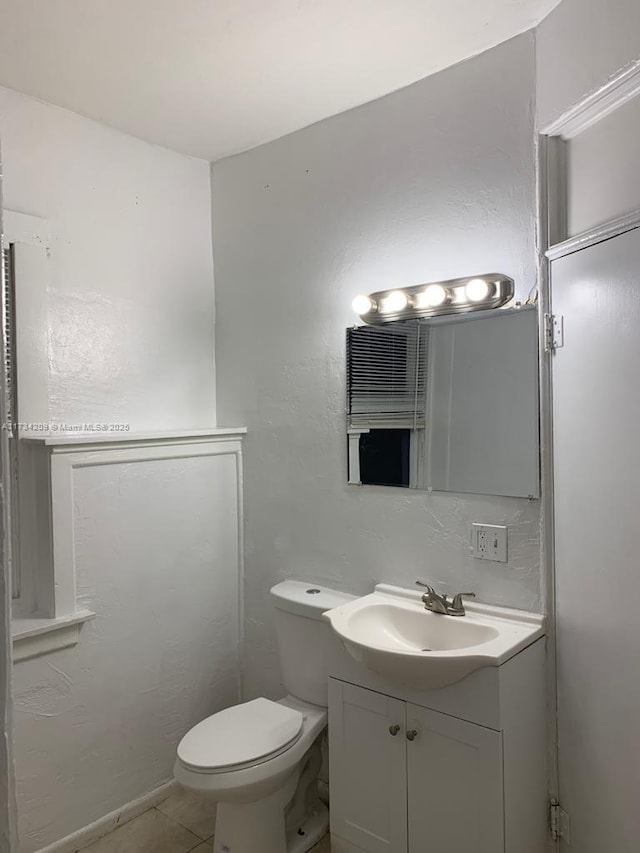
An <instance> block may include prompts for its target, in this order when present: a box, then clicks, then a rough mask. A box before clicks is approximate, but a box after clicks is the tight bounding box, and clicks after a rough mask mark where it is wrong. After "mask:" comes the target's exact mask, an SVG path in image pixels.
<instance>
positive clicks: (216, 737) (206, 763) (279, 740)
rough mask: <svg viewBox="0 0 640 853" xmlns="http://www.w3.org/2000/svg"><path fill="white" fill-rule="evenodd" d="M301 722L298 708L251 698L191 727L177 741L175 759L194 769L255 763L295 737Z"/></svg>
mask: <svg viewBox="0 0 640 853" xmlns="http://www.w3.org/2000/svg"><path fill="white" fill-rule="evenodd" d="M303 721H304V717H303V716H302V714H301V713H300V711H296V710H295V709H293V708H287V707H285V706H284V705H279V704H278V703H277V702H271V701H270V700H269V699H254V700H253V701H251V702H244V703H243V704H242V705H234V706H233V707H232V708H227V709H226V710H225V711H219V712H218V713H217V714H214V715H213V716H211V717H207V719H206V720H203V721H202V722H201V723H198V725H197V726H194V727H193V728H192V729H191V731H189V732H187V734H186V735H185V736H184V737H183V738H182V740H181V741H180V743H179V744H178V758H179V759H180V761H182V763H183V764H186V765H189V766H190V767H192V768H194V769H198V768H200V769H204V768H209V769H214V768H219V769H222V768H225V767H226V768H229V767H233V766H235V765H238V764H251V763H255V762H258V761H260V760H261V759H264V758H265V757H266V756H268V755H271V754H272V753H274V752H278V751H282V749H283V748H284V747H285V746H287V744H289V743H291V741H294V740H297V738H298V735H299V734H300V730H301V729H302V723H303Z"/></svg>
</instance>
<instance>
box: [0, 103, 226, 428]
mask: <svg viewBox="0 0 640 853" xmlns="http://www.w3.org/2000/svg"><path fill="white" fill-rule="evenodd" d="M0 138H1V139H2V154H3V167H4V204H5V207H6V208H7V209H8V210H17V211H20V212H22V213H29V214H32V215H34V216H40V217H43V218H45V219H47V220H48V221H49V224H50V226H51V232H52V252H51V272H52V281H51V286H50V289H49V294H48V300H49V302H48V309H49V363H50V364H49V397H50V399H49V405H50V417H51V419H52V420H55V421H60V422H66V423H72V424H74V423H84V422H88V423H94V422H96V421H104V422H111V421H118V422H127V423H130V424H131V429H132V430H143V429H170V428H171V427H179V426H182V427H187V428H188V427H194V426H204V425H207V426H208V425H211V424H213V423H215V376H214V353H213V261H212V252H211V209H210V208H211V204H210V185H209V167H208V165H207V164H206V163H205V162H204V161H201V160H195V159H192V158H189V157H183V156H181V155H179V154H174V153H173V152H170V151H165V150H164V149H162V148H156V147H154V146H151V145H147V144H146V143H143V142H140V141H139V140H137V139H132V138H131V137H127V136H125V135H124V134H122V133H118V132H116V131H114V130H110V129H109V128H106V127H103V126H102V125H99V124H96V123H95V122H92V121H88V120H87V119H83V118H81V117H79V116H76V115H74V114H72V113H68V112H65V111H64V110H60V109H58V108H56V107H51V106H48V105H46V104H41V103H39V102H37V101H34V100H33V99H31V98H27V97H25V96H23V95H19V94H17V93H15V92H10V91H9V90H7V89H0Z"/></svg>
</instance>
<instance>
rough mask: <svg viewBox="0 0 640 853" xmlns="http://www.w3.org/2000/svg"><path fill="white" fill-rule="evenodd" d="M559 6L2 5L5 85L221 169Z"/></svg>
mask: <svg viewBox="0 0 640 853" xmlns="http://www.w3.org/2000/svg"><path fill="white" fill-rule="evenodd" d="M557 2H558V0H0V85H4V86H8V87H9V88H12V89H17V90H19V91H21V92H26V93H27V94H29V95H33V96H35V97H37V98H40V99H42V100H44V101H48V102H50V103H53V104H58V105H59V106H62V107H66V108H67V109H70V110H73V111H74V112H76V113H80V114H81V115H84V116H89V117H90V118H94V119H97V120H98V121H101V122H104V123H105V124H108V125H111V126H112V127H116V128H119V129H120V130H123V131H125V132H127V133H130V134H133V135H134V136H137V137H140V138H141V139H145V140H147V141H149V142H154V143H157V144H159V145H164V146H166V147H168V148H173V149H175V150H176V151H181V152H184V153H186V154H191V155H194V156H197V157H203V158H206V159H208V160H217V159H219V158H220V157H224V156H225V155H228V154H233V153H237V152H238V151H243V150H245V149H247V148H252V147H254V146H256V145H260V144H261V143H263V142H267V141H269V140H271V139H275V138H277V137H279V136H283V135H284V134H286V133H289V132H291V131H293V130H297V129H299V128H301V127H304V126H306V125H308V124H312V123H313V122H315V121H319V120H320V119H323V118H326V117H328V116H331V115H335V114H336V113H339V112H342V111H343V110H346V109H349V108H350V107H353V106H356V105H358V104H362V103H365V102H366V101H371V100H373V99H374V98H378V97H380V96H381V95H384V94H387V93H388V92H392V91H394V90H395V89H399V88H401V87H402V86H406V85H408V84H409V83H413V82H415V81H416V80H420V79H421V78H423V77H426V76H427V75H429V74H432V73H433V72H435V71H438V70H440V69H442V68H445V67H446V66H448V65H452V64H454V63H456V62H459V61H460V60H462V59H465V58H467V57H469V56H473V55H474V54H477V53H480V52H481V51H483V50H486V49H487V48H489V47H492V46H493V45H496V44H498V43H499V42H501V41H505V40H506V39H508V38H510V37H511V36H514V35H516V34H517V33H520V32H523V31H524V30H527V29H529V28H530V27H532V26H534V25H535V24H536V23H538V22H539V21H540V20H541V19H542V18H543V17H544V16H545V15H546V14H547V13H548V12H549V11H550V10H551V9H552V8H553V7H554V6H555V5H557Z"/></svg>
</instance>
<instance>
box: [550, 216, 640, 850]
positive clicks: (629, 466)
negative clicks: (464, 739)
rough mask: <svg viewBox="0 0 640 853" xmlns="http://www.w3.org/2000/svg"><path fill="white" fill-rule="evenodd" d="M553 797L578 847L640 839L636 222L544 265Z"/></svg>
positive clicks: (635, 845)
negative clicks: (553, 335)
mask: <svg viewBox="0 0 640 853" xmlns="http://www.w3.org/2000/svg"><path fill="white" fill-rule="evenodd" d="M551 284H552V305H553V313H554V314H556V315H558V314H561V315H563V316H564V347H563V348H562V349H559V350H557V351H556V353H555V355H554V357H553V366H552V373H553V400H554V403H553V418H554V459H555V462H554V468H555V470H554V478H555V528H556V532H555V537H556V554H555V559H556V601H557V632H558V727H559V730H558V737H559V773H560V800H561V805H562V808H563V809H564V810H565V811H566V812H567V813H568V815H569V818H570V824H571V829H570V832H571V838H570V846H569V845H568V844H566V842H565V844H563V850H566V851H567V853H569V851H576V852H577V853H608V852H609V851H611V853H614V851H615V853H638V850H640V627H639V626H640V558H639V557H638V552H639V545H640V230H634V231H630V232H628V233H626V234H623V235H622V236H619V237H616V238H614V239H612V240H608V241H606V242H603V243H599V244H598V245H596V246H592V247H590V248H588V249H584V250H582V251H580V252H576V253H575V254H572V255H569V256H567V257H564V258H561V259H559V260H556V261H554V262H553V263H552V267H551Z"/></svg>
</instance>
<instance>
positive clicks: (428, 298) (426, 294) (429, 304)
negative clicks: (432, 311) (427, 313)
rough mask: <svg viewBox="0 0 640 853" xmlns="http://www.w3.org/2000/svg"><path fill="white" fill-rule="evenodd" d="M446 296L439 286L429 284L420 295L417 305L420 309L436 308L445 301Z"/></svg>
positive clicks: (445, 292)
mask: <svg viewBox="0 0 640 853" xmlns="http://www.w3.org/2000/svg"><path fill="white" fill-rule="evenodd" d="M448 296H449V294H448V293H447V291H446V290H445V289H444V287H442V285H441V284H430V285H429V287H426V288H425V289H424V290H423V291H422V293H421V294H420V297H419V304H420V307H421V308H437V307H438V306H439V305H443V304H444V303H445V302H446V301H447V298H448Z"/></svg>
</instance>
